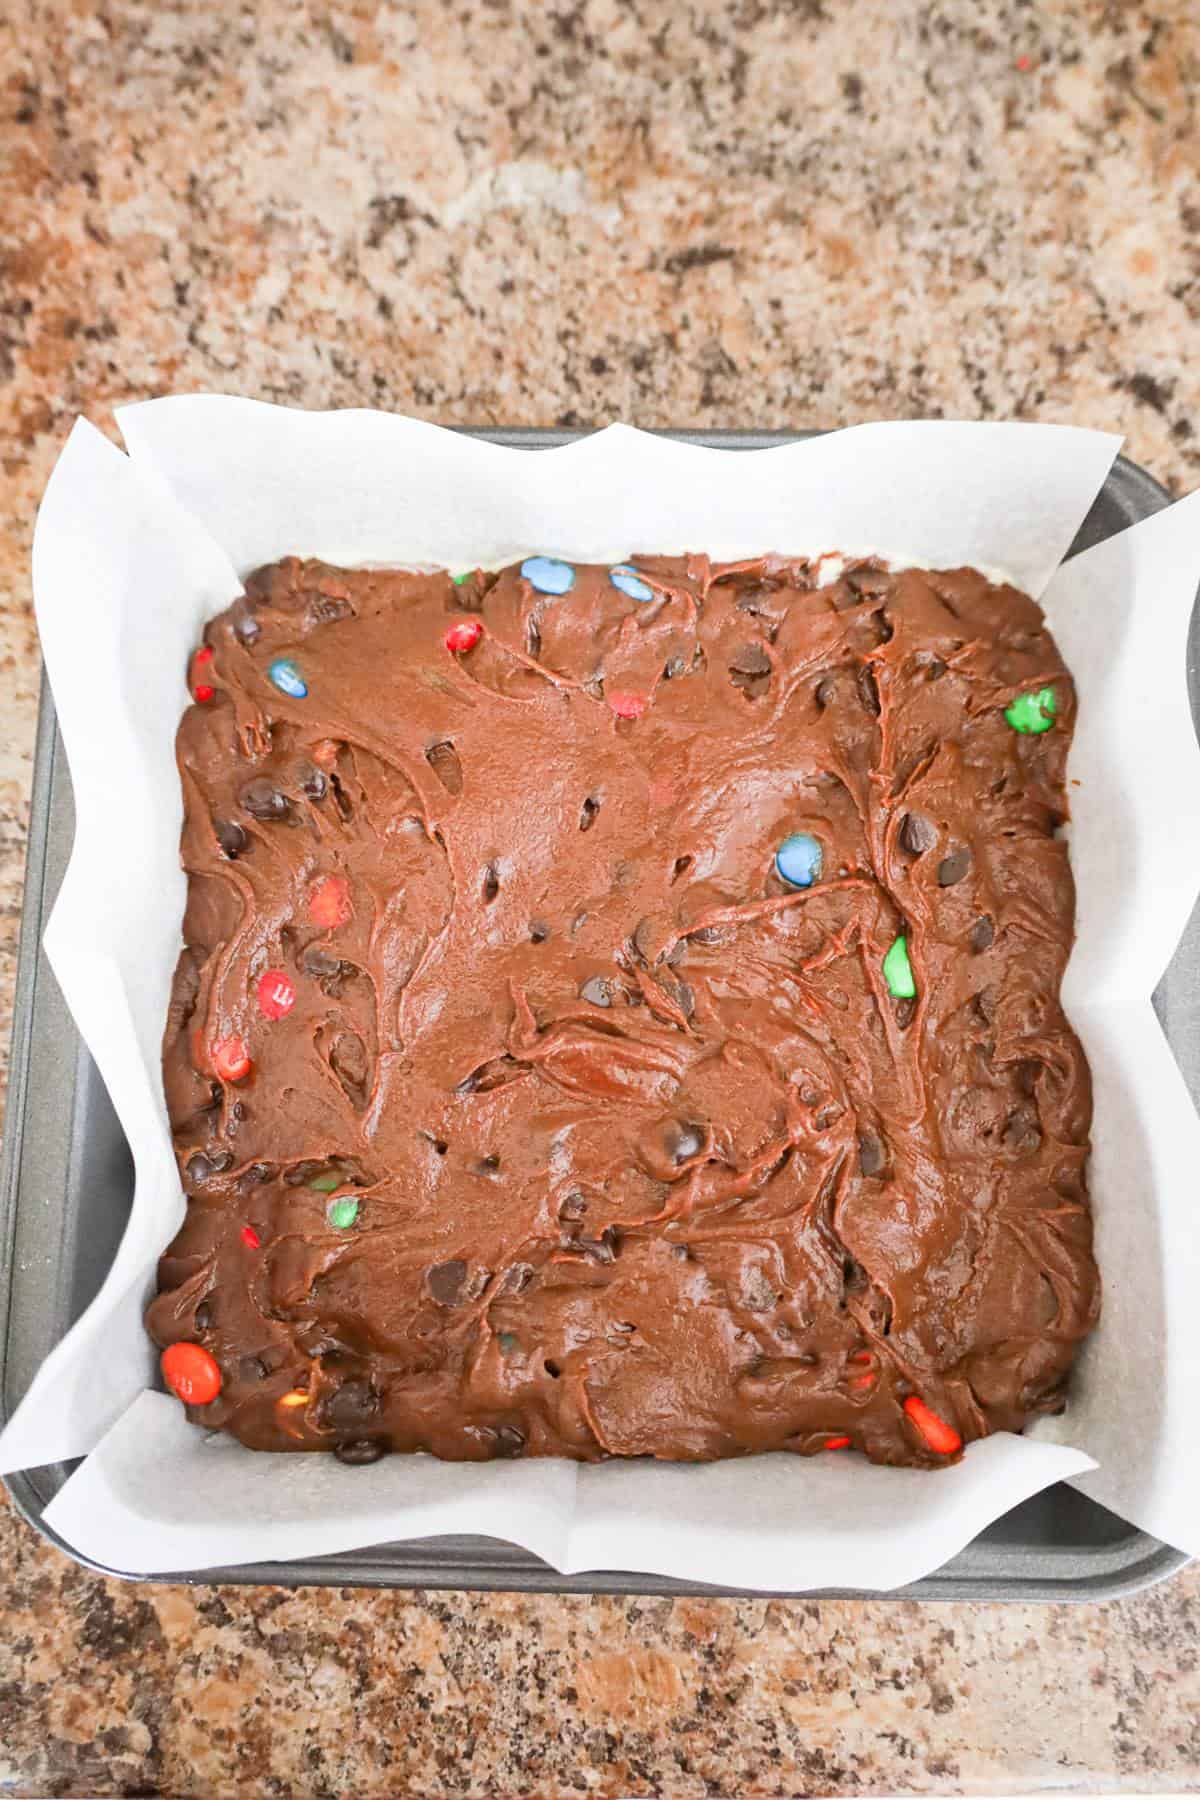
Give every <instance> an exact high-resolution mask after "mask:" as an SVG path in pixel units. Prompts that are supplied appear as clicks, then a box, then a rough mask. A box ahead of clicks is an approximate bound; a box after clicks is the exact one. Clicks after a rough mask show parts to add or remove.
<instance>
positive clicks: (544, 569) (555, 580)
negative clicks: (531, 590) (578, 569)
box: [521, 556, 575, 594]
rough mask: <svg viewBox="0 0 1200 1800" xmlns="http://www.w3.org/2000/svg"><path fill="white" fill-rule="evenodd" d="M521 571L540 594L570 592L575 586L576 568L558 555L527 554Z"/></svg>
mask: <svg viewBox="0 0 1200 1800" xmlns="http://www.w3.org/2000/svg"><path fill="white" fill-rule="evenodd" d="M521 573H522V575H523V576H524V577H525V579H526V581H527V582H528V583H529V585H530V587H535V588H536V589H537V591H538V593H539V594H569V593H570V591H571V589H572V588H573V587H574V586H575V571H574V569H573V568H572V567H571V565H570V563H565V562H560V561H559V560H558V558H557V557H556V556H527V557H526V558H525V561H524V562H523V563H522V564H521Z"/></svg>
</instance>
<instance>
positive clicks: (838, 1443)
mask: <svg viewBox="0 0 1200 1800" xmlns="http://www.w3.org/2000/svg"><path fill="white" fill-rule="evenodd" d="M825 1448H826V1449H827V1450H848V1449H849V1448H850V1439H849V1438H848V1437H838V1438H826V1440H825Z"/></svg>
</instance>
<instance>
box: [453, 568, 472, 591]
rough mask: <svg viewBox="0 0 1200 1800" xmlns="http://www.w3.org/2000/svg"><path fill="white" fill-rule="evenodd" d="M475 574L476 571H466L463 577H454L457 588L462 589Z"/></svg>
mask: <svg viewBox="0 0 1200 1800" xmlns="http://www.w3.org/2000/svg"><path fill="white" fill-rule="evenodd" d="M474 573H475V571H474V569H464V570H463V572H462V574H461V575H456V576H455V577H454V585H455V587H461V586H462V584H463V582H464V581H470V579H471V577H472V575H473V574H474Z"/></svg>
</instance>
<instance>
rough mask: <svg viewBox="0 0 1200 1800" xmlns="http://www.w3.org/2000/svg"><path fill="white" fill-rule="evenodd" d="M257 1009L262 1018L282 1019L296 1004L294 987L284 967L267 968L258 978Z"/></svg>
mask: <svg viewBox="0 0 1200 1800" xmlns="http://www.w3.org/2000/svg"><path fill="white" fill-rule="evenodd" d="M256 991H257V994H258V1010H259V1012H260V1013H261V1014H262V1016H263V1018H264V1019H283V1018H286V1017H287V1015H288V1013H290V1012H291V1010H292V1008H293V1006H295V1004H296V988H295V984H294V983H293V981H292V978H291V976H290V975H289V974H288V973H287V971H286V969H267V970H266V971H265V973H264V974H262V975H260V976H259V978H258V988H257V990H256Z"/></svg>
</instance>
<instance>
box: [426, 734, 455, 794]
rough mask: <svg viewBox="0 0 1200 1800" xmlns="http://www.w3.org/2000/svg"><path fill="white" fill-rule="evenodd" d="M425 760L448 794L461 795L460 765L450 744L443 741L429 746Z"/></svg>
mask: <svg viewBox="0 0 1200 1800" xmlns="http://www.w3.org/2000/svg"><path fill="white" fill-rule="evenodd" d="M425 760H426V762H427V763H428V764H429V766H430V768H431V769H432V770H433V772H434V774H435V775H436V776H437V778H438V780H439V781H440V782H441V784H442V786H443V787H444V788H445V790H446V792H447V793H448V794H455V795H457V794H461V793H462V785H463V775H462V764H461V762H460V761H459V759H458V751H457V750H456V749H455V748H454V745H453V744H452V743H450V742H449V741H448V740H443V741H442V742H441V743H440V744H430V746H429V748H428V750H427V751H426V752H425Z"/></svg>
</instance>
